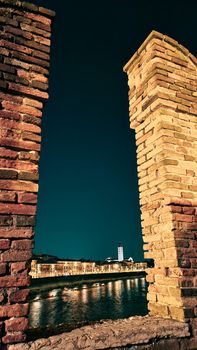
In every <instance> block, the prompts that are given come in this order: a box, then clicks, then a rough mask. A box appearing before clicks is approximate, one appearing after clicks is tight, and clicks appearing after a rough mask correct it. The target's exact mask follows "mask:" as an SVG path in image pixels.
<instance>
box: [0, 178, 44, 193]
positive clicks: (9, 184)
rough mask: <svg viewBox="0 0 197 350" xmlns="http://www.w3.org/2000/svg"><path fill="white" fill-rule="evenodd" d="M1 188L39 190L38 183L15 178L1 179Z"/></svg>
mask: <svg viewBox="0 0 197 350" xmlns="http://www.w3.org/2000/svg"><path fill="white" fill-rule="evenodd" d="M0 189H1V190H16V191H17V190H18V191H29V192H38V185H37V184H35V183H31V182H25V181H19V180H18V181H15V180H0Z"/></svg>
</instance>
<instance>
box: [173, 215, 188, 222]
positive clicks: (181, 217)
mask: <svg viewBox="0 0 197 350" xmlns="http://www.w3.org/2000/svg"><path fill="white" fill-rule="evenodd" d="M173 220H177V221H184V222H192V216H191V215H183V214H178V213H177V214H175V215H173Z"/></svg>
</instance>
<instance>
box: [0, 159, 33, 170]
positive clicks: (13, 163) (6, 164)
mask: <svg viewBox="0 0 197 350" xmlns="http://www.w3.org/2000/svg"><path fill="white" fill-rule="evenodd" d="M0 167H1V168H15V169H17V170H26V171H33V172H34V171H35V172H36V171H37V170H38V164H34V163H31V162H22V161H20V160H8V159H0Z"/></svg>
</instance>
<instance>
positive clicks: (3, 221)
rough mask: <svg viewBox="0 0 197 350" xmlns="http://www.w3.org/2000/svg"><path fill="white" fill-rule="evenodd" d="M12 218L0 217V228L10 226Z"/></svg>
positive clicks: (7, 216)
mask: <svg viewBox="0 0 197 350" xmlns="http://www.w3.org/2000/svg"><path fill="white" fill-rule="evenodd" d="M12 223H13V218H12V217H11V216H9V215H0V226H11V225H12Z"/></svg>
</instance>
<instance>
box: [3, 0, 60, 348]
mask: <svg viewBox="0 0 197 350" xmlns="http://www.w3.org/2000/svg"><path fill="white" fill-rule="evenodd" d="M53 16H54V13H53V12H52V11H50V10H47V9H44V8H42V7H37V6H35V5H33V4H30V3H25V2H20V1H10V0H0V30H1V32H0V302H1V303H0V338H1V341H2V343H3V344H7V343H13V342H21V341H24V340H25V334H24V331H25V330H26V328H27V327H28V320H27V315H28V303H27V297H28V289H27V287H28V286H29V283H30V277H29V276H28V272H29V269H30V259H31V256H32V247H33V237H34V225H35V214H36V203H37V192H38V161H39V153H40V141H41V136H40V132H41V117H42V109H43V103H44V102H45V101H46V100H47V98H48V93H47V90H48V74H49V59H50V37H51V18H52V17H53ZM0 347H1V345H0ZM2 347H3V345H2Z"/></svg>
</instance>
